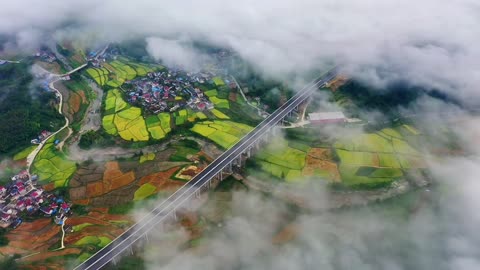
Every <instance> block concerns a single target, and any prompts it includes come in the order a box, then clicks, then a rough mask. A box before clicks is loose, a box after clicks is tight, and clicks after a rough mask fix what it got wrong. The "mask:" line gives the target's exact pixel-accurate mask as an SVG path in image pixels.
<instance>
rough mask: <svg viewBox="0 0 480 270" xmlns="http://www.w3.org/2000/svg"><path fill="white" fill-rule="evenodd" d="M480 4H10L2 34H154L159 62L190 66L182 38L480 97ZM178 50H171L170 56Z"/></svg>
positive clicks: (32, 37) (293, 65)
mask: <svg viewBox="0 0 480 270" xmlns="http://www.w3.org/2000/svg"><path fill="white" fill-rule="evenodd" d="M479 15H480V4H479V3H478V1H473V0H455V1H447V0H440V1H438V0H423V1H420V2H419V1H414V0H406V1H401V2H399V1H397V0H382V1H380V0H368V1H362V2H358V1H353V0H341V1H330V0H323V1H313V0H303V1H293V0H283V1H273V0H264V1H260V2H259V1H253V0H248V1H243V2H241V3H240V2H238V1H220V0H206V1H201V2H198V1H191V0H180V1H151V0H139V1H135V3H123V4H121V5H119V4H118V2H117V1H113V0H106V1H101V2H98V1H93V0H86V1H73V2H72V1H69V2H68V3H67V2H65V1H61V0H51V1H49V2H48V3H46V2H43V1H42V2H40V1H33V0H18V1H14V2H12V1H10V2H8V3H4V4H3V5H2V9H1V10H0V34H7V35H11V36H14V37H16V44H18V45H19V47H20V48H21V47H24V46H27V47H31V44H34V43H35V42H36V41H39V40H41V39H42V38H47V39H48V38H49V35H50V34H51V35H53V36H55V37H69V38H73V39H81V40H82V41H83V42H85V41H89V40H90V41H91V42H93V41H95V42H100V41H104V42H108V41H123V40H129V39H137V38H147V41H148V44H149V45H148V48H149V51H150V52H151V53H152V55H153V56H156V57H158V58H162V59H164V60H166V61H167V62H168V63H175V64H192V63H195V62H196V61H197V60H198V59H197V57H198V55H197V54H195V53H194V52H192V51H191V50H190V48H188V47H185V46H183V45H181V44H179V43H178V42H177V41H176V40H182V42H186V43H185V44H188V43H189V42H192V41H200V42H204V43H211V44H214V45H217V46H223V47H227V48H231V49H233V50H235V51H236V52H238V54H239V55H240V56H241V57H242V58H244V59H245V60H247V61H248V62H250V63H251V64H253V65H254V66H255V67H256V68H257V69H258V70H260V71H263V72H264V73H266V74H271V75H275V76H277V78H284V77H285V75H286V74H304V73H305V72H308V71H311V70H312V69H316V68H319V67H320V68H322V67H323V68H324V67H326V66H328V63H336V64H339V65H341V66H342V67H343V68H344V71H345V72H347V73H348V74H350V75H351V76H354V77H356V78H359V79H362V80H363V81H365V82H368V83H369V84H372V85H377V86H385V85H387V84H388V83H390V82H392V81H396V80H406V81H408V82H410V83H412V84H419V85H422V86H426V87H433V88H439V89H442V90H445V91H448V92H449V93H452V94H454V95H456V96H458V97H461V98H463V99H464V100H468V101H472V99H475V100H476V99H477V98H478V97H479V94H478V93H479V91H478V90H477V87H478V85H479V83H480V81H479V80H480V79H478V78H480V77H479V76H478V74H479V72H480V64H479V63H478V61H477V59H479V58H480V49H479V48H478V46H477V45H476V44H478V37H479V36H480V32H479V30H478V29H480V27H478V26H479V25H480V16H479ZM167 50H171V51H172V53H171V54H169V53H167V52H166V51H167Z"/></svg>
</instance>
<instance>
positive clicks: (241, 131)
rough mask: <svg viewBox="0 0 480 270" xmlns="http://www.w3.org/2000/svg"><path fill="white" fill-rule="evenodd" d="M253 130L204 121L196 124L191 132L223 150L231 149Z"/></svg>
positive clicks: (239, 125) (228, 123)
mask: <svg viewBox="0 0 480 270" xmlns="http://www.w3.org/2000/svg"><path fill="white" fill-rule="evenodd" d="M252 129H253V128H252V127H250V126H248V125H245V124H241V123H236V122H231V121H219V120H215V121H204V122H200V123H197V124H196V125H195V126H194V127H193V128H191V130H192V131H193V132H195V133H197V134H199V135H201V136H203V137H205V138H208V139H210V140H212V141H213V142H215V143H216V144H218V145H220V146H221V147H223V148H224V149H228V148H230V147H232V146H233V145H234V144H235V143H236V142H238V141H239V140H240V139H241V138H242V137H243V136H245V135H246V134H247V133H248V132H250V131H251V130H252Z"/></svg>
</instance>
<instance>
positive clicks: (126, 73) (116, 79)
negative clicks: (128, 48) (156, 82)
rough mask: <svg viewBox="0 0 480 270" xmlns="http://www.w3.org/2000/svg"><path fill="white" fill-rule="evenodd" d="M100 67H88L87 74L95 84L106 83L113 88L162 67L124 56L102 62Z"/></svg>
mask: <svg viewBox="0 0 480 270" xmlns="http://www.w3.org/2000/svg"><path fill="white" fill-rule="evenodd" d="M102 65H103V67H102V68H88V69H87V74H88V75H90V77H92V78H93V79H94V80H95V81H96V82H97V84H99V85H101V86H104V85H108V86H110V87H113V88H117V87H120V86H122V85H123V84H124V83H125V82H126V81H129V80H133V79H135V78H136V77H137V76H146V75H147V74H148V73H150V72H154V71H157V70H159V69H163V67H160V66H150V65H147V64H140V63H133V62H131V61H129V60H128V59H126V58H123V57H119V59H118V60H115V61H112V62H110V63H104V64H102Z"/></svg>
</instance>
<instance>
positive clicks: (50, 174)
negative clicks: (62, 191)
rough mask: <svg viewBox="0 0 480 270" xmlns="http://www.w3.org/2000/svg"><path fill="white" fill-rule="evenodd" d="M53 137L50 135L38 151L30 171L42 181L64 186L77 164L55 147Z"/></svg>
mask: <svg viewBox="0 0 480 270" xmlns="http://www.w3.org/2000/svg"><path fill="white" fill-rule="evenodd" d="M55 139H56V138H55V137H52V138H51V139H50V140H49V141H48V142H47V143H46V144H45V146H44V147H43V148H42V150H41V151H40V152H39V153H38V155H37V157H36V159H35V162H34V163H33V165H32V172H33V174H37V175H38V177H39V179H40V181H41V182H42V183H45V184H47V183H54V185H55V187H65V186H66V185H67V183H68V180H69V179H70V177H71V176H72V175H73V173H74V172H75V171H76V170H77V166H76V164H75V162H73V161H70V160H67V159H66V157H65V155H64V154H63V153H62V152H59V151H58V150H57V149H56V148H55V145H54V143H53V142H54V141H55Z"/></svg>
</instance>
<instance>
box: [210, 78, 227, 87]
mask: <svg viewBox="0 0 480 270" xmlns="http://www.w3.org/2000/svg"><path fill="white" fill-rule="evenodd" d="M213 83H214V84H215V85H216V86H217V87H218V86H223V85H225V82H224V81H223V80H222V78H220V77H214V78H213Z"/></svg>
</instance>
